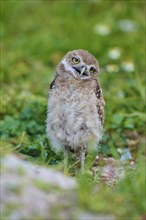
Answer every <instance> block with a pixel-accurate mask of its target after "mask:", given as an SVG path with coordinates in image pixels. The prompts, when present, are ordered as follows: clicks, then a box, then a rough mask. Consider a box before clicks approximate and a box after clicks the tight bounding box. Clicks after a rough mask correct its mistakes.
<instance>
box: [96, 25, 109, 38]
mask: <svg viewBox="0 0 146 220" xmlns="http://www.w3.org/2000/svg"><path fill="white" fill-rule="evenodd" d="M94 32H95V33H96V34H100V35H103V36H106V35H109V34H110V32H111V30H110V27H109V26H108V25H106V24H97V25H96V26H95V27H94Z"/></svg>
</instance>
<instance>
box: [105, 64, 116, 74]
mask: <svg viewBox="0 0 146 220" xmlns="http://www.w3.org/2000/svg"><path fill="white" fill-rule="evenodd" d="M106 70H107V71H108V72H110V73H111V72H118V71H119V67H118V66H117V65H115V64H109V65H107V66H106Z"/></svg>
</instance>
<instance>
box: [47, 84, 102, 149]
mask: <svg viewBox="0 0 146 220" xmlns="http://www.w3.org/2000/svg"><path fill="white" fill-rule="evenodd" d="M47 133H48V136H49V137H50V139H52V143H54V144H55V143H59V145H60V146H61V145H68V146H70V147H72V148H77V147H79V146H81V145H82V144H84V143H88V141H90V140H91V139H94V140H96V141H97V142H98V141H99V140H100V139H101V136H102V126H101V123H100V120H99V117H98V113H97V98H96V95H95V93H94V91H93V89H89V88H88V89H87V88H85V87H84V88H83V87H80V86H76V85H71V86H66V87H65V86H64V87H61V86H58V87H56V88H54V89H52V90H51V91H50V94H49V102H48V116H47Z"/></svg>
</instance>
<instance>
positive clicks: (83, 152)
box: [80, 147, 86, 174]
mask: <svg viewBox="0 0 146 220" xmlns="http://www.w3.org/2000/svg"><path fill="white" fill-rule="evenodd" d="M85 154H86V148H85V147H81V149H80V172H81V174H82V173H83V172H84V164H85Z"/></svg>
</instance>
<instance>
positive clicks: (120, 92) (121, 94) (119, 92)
mask: <svg viewBox="0 0 146 220" xmlns="http://www.w3.org/2000/svg"><path fill="white" fill-rule="evenodd" d="M117 96H118V97H119V98H121V99H123V98H124V97H125V93H124V92H123V91H121V90H120V91H118V92H117Z"/></svg>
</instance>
